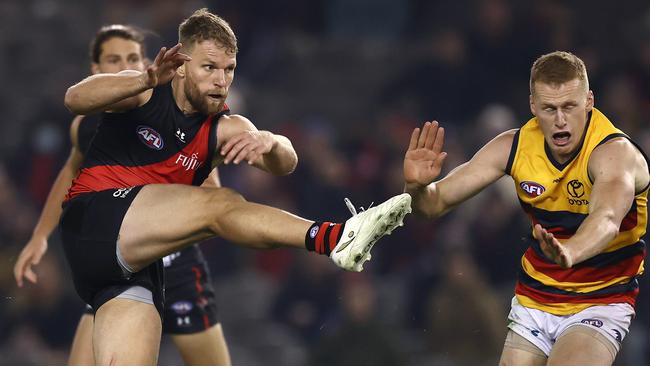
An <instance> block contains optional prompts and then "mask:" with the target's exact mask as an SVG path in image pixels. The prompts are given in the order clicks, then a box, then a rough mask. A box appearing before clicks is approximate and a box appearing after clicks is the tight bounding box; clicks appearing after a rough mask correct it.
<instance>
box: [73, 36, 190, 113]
mask: <svg viewBox="0 0 650 366" xmlns="http://www.w3.org/2000/svg"><path fill="white" fill-rule="evenodd" d="M180 48H181V44H180V43H179V44H177V45H176V46H174V47H172V48H170V49H169V50H167V49H166V48H165V47H163V48H161V49H160V52H158V55H157V56H156V59H155V60H154V61H153V63H152V64H151V65H149V66H148V67H147V69H146V70H145V71H143V72H140V71H135V70H124V71H121V72H118V73H117V74H96V75H92V76H89V77H87V78H85V79H84V80H82V81H80V82H79V83H77V84H75V85H73V86H71V87H70V88H68V91H67V92H66V93H65V101H64V102H65V106H66V107H67V108H68V109H69V110H70V111H71V112H72V113H75V114H83V115H87V114H91V113H95V112H103V111H106V110H108V109H112V110H128V109H132V108H135V107H137V106H139V105H142V104H144V103H145V102H146V101H147V100H149V98H150V97H151V92H149V93H143V92H145V91H147V90H149V89H151V88H153V87H155V86H157V85H160V84H165V83H167V82H169V81H170V80H171V79H172V78H173V77H174V75H175V74H176V69H177V68H178V67H179V66H181V65H182V64H183V63H184V62H185V61H189V60H190V57H189V56H187V55H186V54H184V53H180V52H179V49H180ZM132 97H136V98H132Z"/></svg>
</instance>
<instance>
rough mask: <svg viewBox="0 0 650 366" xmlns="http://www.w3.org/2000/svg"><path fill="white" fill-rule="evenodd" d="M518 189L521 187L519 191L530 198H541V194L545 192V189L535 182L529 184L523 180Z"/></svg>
mask: <svg viewBox="0 0 650 366" xmlns="http://www.w3.org/2000/svg"><path fill="white" fill-rule="evenodd" d="M519 187H521V189H523V190H524V192H526V193H527V194H528V196H529V197H532V198H535V197H538V196H541V195H542V193H544V191H546V188H544V186H543V185H541V184H539V183H536V182H531V181H529V180H525V181H523V182H521V183H519Z"/></svg>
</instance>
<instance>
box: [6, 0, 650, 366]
mask: <svg viewBox="0 0 650 366" xmlns="http://www.w3.org/2000/svg"><path fill="white" fill-rule="evenodd" d="M204 6H207V7H209V8H210V9H211V10H212V11H214V12H216V13H218V14H220V15H221V16H223V17H224V18H225V19H226V20H228V21H229V22H230V23H231V25H232V26H233V28H234V30H235V32H236V34H237V35H238V38H239V46H240V53H239V55H238V68H237V74H236V77H235V82H234V84H233V89H232V91H231V96H230V98H229V100H228V104H229V105H230V107H231V109H232V110H233V112H234V113H240V114H243V115H245V116H247V117H249V118H250V119H251V120H252V121H253V122H254V123H255V124H256V125H257V127H258V128H260V129H268V130H271V131H274V132H276V133H281V134H284V135H286V136H287V137H289V138H290V139H291V140H292V142H293V144H294V146H295V148H296V151H297V152H298V156H299V159H300V162H299V166H298V169H297V170H296V172H295V173H294V174H292V175H291V176H288V177H282V178H275V177H271V176H269V175H268V174H265V173H262V172H258V171H256V170H254V169H250V168H246V167H232V166H227V167H224V168H223V169H221V174H222V180H223V183H224V185H226V186H229V187H232V188H235V189H236V190H238V191H240V192H241V193H243V195H244V196H245V197H246V198H247V199H248V200H251V201H255V202H262V203H267V204H270V205H273V206H276V207H279V208H283V209H287V210H289V211H291V212H296V213H298V214H300V215H302V216H306V217H310V218H314V219H325V218H331V217H332V216H334V217H335V218H337V219H338V220H345V219H346V218H347V217H348V216H349V213H348V212H347V210H346V208H345V205H344V204H343V198H344V197H349V198H350V199H351V200H352V202H354V203H355V204H356V205H357V206H364V207H367V206H368V205H370V204H371V203H372V202H373V201H374V202H381V201H383V200H384V199H386V198H388V197H389V196H392V195H394V194H396V193H399V192H401V190H402V188H403V187H402V170H401V169H402V165H401V164H402V158H403V154H404V151H405V149H406V145H407V144H408V139H409V136H410V133H411V131H412V129H413V128H415V127H417V126H419V125H421V124H422V123H423V122H424V121H428V120H432V119H436V120H438V121H440V122H441V124H442V125H443V126H444V127H445V128H446V147H445V150H446V151H447V152H448V153H449V157H448V159H447V161H446V169H447V171H448V170H450V169H452V168H453V167H455V166H457V165H458V164H460V163H462V162H464V161H466V160H467V159H469V158H470V157H471V156H472V155H473V154H474V153H475V152H476V151H477V149H478V148H479V147H480V146H482V145H483V144H484V143H485V142H487V141H489V139H491V138H492V137H493V136H495V135H496V134H498V133H500V132H502V131H504V130H507V129H510V128H516V127H517V126H520V125H521V124H523V123H524V122H526V121H527V120H528V119H529V118H530V111H529V109H528V95H529V91H528V77H529V70H530V65H531V64H532V62H533V61H534V60H535V58H536V57H538V56H540V55H541V54H543V53H546V52H550V51H554V50H570V51H572V52H574V53H576V54H577V55H578V56H580V57H581V58H582V59H583V60H584V61H585V63H586V65H587V69H588V73H589V77H590V84H591V89H593V90H594V93H595V100H596V106H597V107H598V108H599V109H601V110H602V111H603V112H604V113H605V114H606V115H607V116H609V117H610V119H612V121H614V123H615V124H617V126H618V127H619V128H621V129H623V130H624V131H625V132H627V133H628V134H629V135H631V136H632V138H633V139H634V140H635V141H636V142H638V143H639V144H640V145H641V146H642V147H644V149H645V150H646V151H648V152H650V127H649V122H650V4H649V3H648V2H647V1H642V0H630V1H626V2H625V5H624V6H622V5H621V4H620V2H611V1H600V2H594V1H587V0H575V1H560V0H531V1H525V2H517V1H514V0H482V1H481V0H473V1H472V0H468V1H465V0H463V1H441V0H436V1H432V0H400V1H396V0H313V1H298V0H277V1H261V0H238V1H217V0H214V1H199V0H156V1H154V0H113V1H103V0H86V1H81V0H23V1H18V0H8V1H1V2H0V24H2V32H0V49H2V52H0V80H1V81H2V88H0V110H1V111H2V114H3V118H2V120H0V240H1V244H0V365H26V366H27V365H63V364H65V359H66V354H67V352H68V348H69V345H70V343H71V341H72V336H73V334H74V330H75V326H76V322H77V320H78V318H79V316H80V315H81V310H82V306H83V304H81V302H80V300H79V299H78V298H77V296H76V294H75V293H74V290H73V288H72V284H71V279H70V275H69V272H68V269H67V267H66V265H65V262H64V260H63V257H62V255H61V248H60V241H59V238H58V235H57V234H55V235H54V236H53V238H52V239H51V241H50V253H49V254H48V255H47V256H46V257H45V258H44V259H43V261H42V262H41V264H40V265H39V267H38V273H39V282H38V284H36V285H31V286H27V288H24V289H20V290H18V289H17V288H16V285H15V282H14V280H13V275H12V272H11V270H12V268H13V264H14V262H15V260H16V257H17V255H18V253H19V251H20V249H21V248H22V246H23V245H24V244H25V243H26V242H27V240H28V239H29V237H30V235H31V231H32V228H33V226H34V224H35V222H36V218H37V215H38V213H39V212H40V208H41V207H42V205H43V203H44V201H45V199H46V196H47V193H48V191H49V188H50V186H51V184H52V182H53V180H54V178H55V176H56V173H57V172H58V170H59V168H60V167H61V166H62V164H63V162H64V161H65V159H66V157H67V154H68V151H69V138H68V132H67V131H68V127H69V123H70V121H71V119H72V117H73V116H72V115H71V114H70V113H69V112H68V111H67V110H66V109H65V108H64V106H63V95H64V93H65V90H66V89H67V88H68V87H69V86H70V85H72V84H73V83H75V82H76V81H79V80H81V79H82V78H83V77H85V76H86V75H88V74H89V61H88V50H87V48H88V42H89V40H90V38H91V37H92V36H93V35H94V33H95V31H96V29H97V28H99V27H100V26H101V25H104V24H110V23H130V24H135V25H138V26H140V27H142V28H145V29H149V30H151V33H150V34H149V37H148V40H147V44H148V54H149V56H151V55H153V54H154V53H155V51H156V50H157V49H158V48H159V47H160V46H161V45H173V44H175V42H176V38H177V36H176V29H177V26H178V24H179V22H180V21H181V20H182V19H183V18H184V17H186V16H187V15H189V14H190V13H191V12H192V11H193V10H195V9H197V8H200V7H204ZM498 183H499V184H497V185H495V186H494V187H492V188H491V189H490V190H489V191H487V192H484V193H483V194H481V195H479V196H477V197H475V198H474V199H472V200H471V201H470V202H468V203H467V204H465V205H463V206H462V207H461V208H460V209H458V210H456V211H455V212H454V213H452V214H449V215H447V216H445V217H444V218H443V219H441V220H439V221H437V222H431V221H425V220H423V219H418V218H415V217H409V218H407V220H406V226H405V227H404V228H401V229H399V230H397V231H395V232H394V233H393V235H392V236H390V237H388V238H386V239H384V240H382V241H381V242H380V244H379V245H378V246H377V247H375V248H374V250H373V260H372V261H371V262H369V263H367V264H366V266H365V267H366V268H365V270H364V272H362V273H360V274H353V273H342V272H341V271H340V270H338V269H337V268H336V267H335V266H334V265H333V264H332V263H331V262H330V261H329V259H327V258H324V257H320V256H315V255H310V254H306V253H303V252H299V251H291V250H276V251H270V252H269V251H254V250H246V249H241V248H238V247H236V246H234V245H232V244H229V243H227V242H224V241H222V240H212V241H210V242H206V243H204V244H202V248H203V250H204V252H205V254H206V257H207V259H208V263H209V264H210V268H211V270H212V275H213V278H214V281H215V287H216V290H217V298H218V303H219V308H220V317H221V320H222V324H223V328H224V332H225V336H226V340H227V342H228V344H229V346H230V348H231V354H232V357H233V362H234V364H235V365H251V366H256V365H285V366H292V365H314V366H316V365H341V366H346V365H378V366H381V365H414V366H419V365H441V366H455V365H478V366H480V365H494V364H496V362H497V360H498V357H499V354H500V351H501V347H502V344H503V340H504V337H505V333H506V315H507V312H508V309H509V302H510V299H511V297H512V295H513V288H514V283H515V280H516V274H517V270H518V265H519V258H520V256H521V255H522V254H523V252H524V250H525V249H526V248H525V247H524V243H523V239H522V238H523V237H524V236H525V235H526V234H527V233H528V230H529V226H527V225H528V223H527V221H526V217H525V215H524V214H523V213H522V212H521V209H520V208H519V207H518V204H517V200H516V196H515V193H514V186H513V184H512V182H511V181H510V180H509V179H508V178H506V179H504V180H502V181H500V182H498ZM649 308H650V281H649V280H647V279H644V278H642V280H641V294H640V297H639V300H638V304H637V318H636V320H635V321H634V322H633V324H632V327H631V332H630V334H629V336H628V338H626V340H625V343H624V344H623V351H622V352H621V353H620V355H619V357H618V360H617V363H616V365H635V366H638V365H650V354H649V353H650V338H649V335H648V334H649V332H650V312H649V311H648V309H649ZM179 363H180V358H179V356H178V355H177V354H175V351H174V349H173V347H172V346H171V345H170V343H168V342H167V341H165V342H164V343H163V347H162V348H161V356H160V361H159V364H160V365H174V364H179Z"/></svg>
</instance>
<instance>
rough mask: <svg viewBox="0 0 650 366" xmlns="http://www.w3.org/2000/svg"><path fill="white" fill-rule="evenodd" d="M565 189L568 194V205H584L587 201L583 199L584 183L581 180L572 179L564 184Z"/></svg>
mask: <svg viewBox="0 0 650 366" xmlns="http://www.w3.org/2000/svg"><path fill="white" fill-rule="evenodd" d="M566 191H567V193H568V194H569V197H568V201H569V204H570V205H574V206H586V205H588V204H589V201H588V200H586V199H584V198H583V196H584V195H585V185H584V184H582V182H581V181H579V180H577V179H574V180H572V181H570V182H569V183H567V184H566Z"/></svg>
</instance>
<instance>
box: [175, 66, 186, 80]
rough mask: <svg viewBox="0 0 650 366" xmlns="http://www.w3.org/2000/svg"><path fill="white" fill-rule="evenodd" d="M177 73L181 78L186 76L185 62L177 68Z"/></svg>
mask: <svg viewBox="0 0 650 366" xmlns="http://www.w3.org/2000/svg"><path fill="white" fill-rule="evenodd" d="M176 75H178V76H180V77H181V78H183V79H184V78H185V64H182V65H181V66H179V67H178V69H176Z"/></svg>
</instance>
